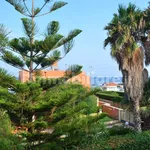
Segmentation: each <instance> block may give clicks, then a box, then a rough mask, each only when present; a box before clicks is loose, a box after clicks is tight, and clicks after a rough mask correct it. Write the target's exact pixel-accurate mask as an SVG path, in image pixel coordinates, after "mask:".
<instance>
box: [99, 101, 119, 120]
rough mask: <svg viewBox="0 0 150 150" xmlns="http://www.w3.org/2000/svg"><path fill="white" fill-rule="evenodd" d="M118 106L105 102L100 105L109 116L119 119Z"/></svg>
mask: <svg viewBox="0 0 150 150" xmlns="http://www.w3.org/2000/svg"><path fill="white" fill-rule="evenodd" d="M119 110H120V109H119V108H117V107H113V106H110V105H107V104H104V105H103V106H102V111H103V112H105V113H107V114H108V115H109V116H110V117H112V118H114V119H117V120H119Z"/></svg>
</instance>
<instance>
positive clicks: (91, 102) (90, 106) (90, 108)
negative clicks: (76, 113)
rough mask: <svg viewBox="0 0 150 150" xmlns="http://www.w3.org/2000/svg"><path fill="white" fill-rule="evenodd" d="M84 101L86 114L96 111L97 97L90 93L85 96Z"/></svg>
mask: <svg viewBox="0 0 150 150" xmlns="http://www.w3.org/2000/svg"><path fill="white" fill-rule="evenodd" d="M85 103H86V104H87V109H86V114H92V113H97V110H98V108H97V98H96V96H94V95H92V96H89V97H88V98H86V100H85Z"/></svg>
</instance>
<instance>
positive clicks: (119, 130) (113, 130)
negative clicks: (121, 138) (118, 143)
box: [109, 126, 134, 136]
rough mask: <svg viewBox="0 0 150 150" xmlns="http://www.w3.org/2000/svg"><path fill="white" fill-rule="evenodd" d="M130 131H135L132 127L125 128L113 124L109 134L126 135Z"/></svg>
mask: <svg viewBox="0 0 150 150" xmlns="http://www.w3.org/2000/svg"><path fill="white" fill-rule="evenodd" d="M129 133H134V131H133V130H132V129H130V128H124V127H123V126H113V127H112V128H110V129H109V135H110V136H114V135H126V134H129Z"/></svg>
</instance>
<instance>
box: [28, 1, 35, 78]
mask: <svg viewBox="0 0 150 150" xmlns="http://www.w3.org/2000/svg"><path fill="white" fill-rule="evenodd" d="M32 44H34V0H32V37H31V45H32ZM32 57H33V50H31V53H30V72H29V80H30V81H33V61H32Z"/></svg>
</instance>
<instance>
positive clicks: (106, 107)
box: [98, 101, 133, 125]
mask: <svg viewBox="0 0 150 150" xmlns="http://www.w3.org/2000/svg"><path fill="white" fill-rule="evenodd" d="M98 104H99V106H101V107H102V112H105V113H107V114H108V116H110V117H112V118H114V119H117V120H119V121H121V122H126V121H127V122H129V124H130V125H133V113H132V112H129V111H127V110H124V109H122V108H118V107H114V106H111V104H110V103H107V102H106V101H105V102H104V101H99V103H98Z"/></svg>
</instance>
